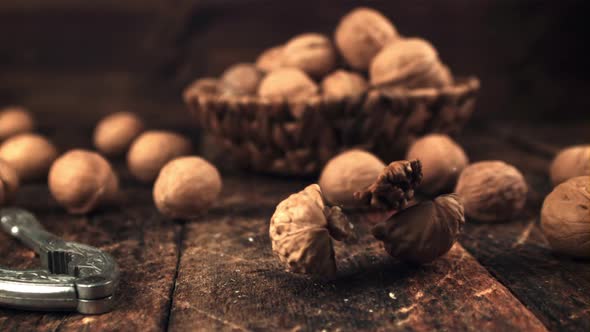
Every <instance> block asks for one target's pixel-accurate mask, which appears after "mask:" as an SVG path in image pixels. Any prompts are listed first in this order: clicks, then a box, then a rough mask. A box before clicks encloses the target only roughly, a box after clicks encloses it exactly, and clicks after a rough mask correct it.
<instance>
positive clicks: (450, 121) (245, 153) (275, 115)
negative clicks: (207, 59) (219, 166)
mask: <svg viewBox="0 0 590 332" xmlns="http://www.w3.org/2000/svg"><path fill="white" fill-rule="evenodd" d="M194 87H195V85H193V86H192V88H191V87H189V88H188V89H187V90H186V91H185V93H184V100H185V102H186V104H187V105H188V107H189V109H190V111H191V112H192V113H193V115H194V116H195V118H196V119H197V121H198V124H199V126H200V127H202V128H204V129H206V130H207V131H208V132H209V133H211V134H212V135H213V136H214V137H215V138H216V140H217V141H218V142H219V144H220V146H221V147H222V148H223V149H224V150H225V151H227V152H229V153H230V154H231V155H232V156H233V157H235V158H234V159H235V161H236V162H238V163H239V164H240V165H242V166H243V167H246V168H248V169H252V170H256V171H261V172H266V173H274V174H282V175H313V174H316V173H319V171H321V169H322V166H323V165H324V164H325V163H326V162H327V161H328V160H329V159H330V158H332V157H333V156H334V155H336V154H338V153H339V152H341V151H343V150H346V149H349V148H353V147H357V148H362V149H366V150H369V151H373V152H374V153H375V154H376V155H378V156H379V157H380V158H381V159H382V160H384V161H385V162H389V161H392V160H395V159H399V158H402V157H403V155H404V153H405V151H406V149H407V147H408V145H409V144H411V143H412V142H413V141H414V140H415V139H416V138H417V137H420V136H423V135H425V134H428V133H433V132H438V133H446V134H449V135H454V134H456V133H457V132H458V131H459V130H460V129H461V128H462V127H463V125H464V124H465V122H466V121H467V120H468V119H469V117H470V115H471V113H472V112H473V109H474V107H475V99H476V94H477V92H478V90H479V80H478V79H477V78H467V79H460V80H458V81H457V82H456V83H455V84H454V85H452V86H449V87H445V88H442V89H432V88H429V89H416V90H401V89H386V88H379V89H372V90H369V91H368V92H367V93H365V94H364V95H362V96H359V97H355V98H350V99H343V100H334V99H327V98H323V97H319V96H318V97H314V98H310V99H306V100H300V101H290V102H288V101H285V100H273V99H267V98H260V97H256V96H241V97H238V96H227V95H222V94H216V93H212V91H211V90H207V89H198V88H194Z"/></svg>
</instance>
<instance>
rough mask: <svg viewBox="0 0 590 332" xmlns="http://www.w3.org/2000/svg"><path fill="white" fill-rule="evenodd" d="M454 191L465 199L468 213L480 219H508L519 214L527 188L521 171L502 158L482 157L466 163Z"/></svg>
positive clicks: (492, 220)
mask: <svg viewBox="0 0 590 332" xmlns="http://www.w3.org/2000/svg"><path fill="white" fill-rule="evenodd" d="M455 192H456V193H457V194H458V195H459V196H460V197H461V199H462V200H463V205H464V206H465V214H466V215H467V216H468V217H470V218H473V219H475V220H478V221H484V222H494V221H507V220H509V219H511V218H513V217H515V216H517V215H518V214H519V213H520V212H521V210H522V208H523V207H524V204H525V203H526V196H527V192H528V187H527V183H526V181H525V179H524V177H523V176H522V174H521V173H520V172H519V171H518V170H517V169H516V168H514V167H513V166H511V165H508V164H506V163H504V162H502V161H481V162H477V163H474V164H471V165H469V166H467V167H466V168H465V169H464V170H463V172H461V175H460V176H459V180H458V181H457V186H456V187H455Z"/></svg>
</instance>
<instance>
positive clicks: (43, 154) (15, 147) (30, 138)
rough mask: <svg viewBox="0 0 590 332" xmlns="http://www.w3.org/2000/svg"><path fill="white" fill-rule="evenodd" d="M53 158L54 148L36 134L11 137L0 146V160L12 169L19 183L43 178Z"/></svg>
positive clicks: (55, 150) (54, 154)
mask: <svg viewBox="0 0 590 332" xmlns="http://www.w3.org/2000/svg"><path fill="white" fill-rule="evenodd" d="M55 158H57V149H56V148H55V146H54V145H53V144H52V143H51V142H50V141H49V140H48V139H47V138H45V137H43V136H41V135H37V134H28V133H25V134H19V135H16V136H12V137H11V138H9V139H7V140H6V141H4V143H3V144H2V146H0V159H4V161H6V162H7V163H8V164H9V165H10V166H12V168H14V170H15V171H16V173H17V174H18V177H19V179H20V180H21V182H24V181H29V180H37V179H40V178H43V177H45V176H46V175H47V171H48V170H49V167H51V163H53V161H54V160H55Z"/></svg>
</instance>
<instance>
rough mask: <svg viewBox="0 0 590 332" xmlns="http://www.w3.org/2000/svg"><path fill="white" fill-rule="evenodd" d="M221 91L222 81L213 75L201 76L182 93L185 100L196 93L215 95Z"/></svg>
mask: <svg viewBox="0 0 590 332" xmlns="http://www.w3.org/2000/svg"><path fill="white" fill-rule="evenodd" d="M220 93H221V83H220V82H219V80H218V79H216V78H212V77H205V78H200V79H198V80H196V81H194V82H192V83H191V84H190V85H189V86H188V87H187V88H186V89H184V91H183V93H182V97H183V99H184V101H185V102H188V101H189V99H190V98H191V97H192V96H194V95H209V96H215V95H218V94H220Z"/></svg>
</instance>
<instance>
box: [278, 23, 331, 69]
mask: <svg viewBox="0 0 590 332" xmlns="http://www.w3.org/2000/svg"><path fill="white" fill-rule="evenodd" d="M335 66H336V50H335V49H334V46H333V45H332V42H331V41H330V39H329V38H328V37H326V36H324V35H322V34H319V33H305V34H302V35H299V36H296V37H294V38H292V39H291V40H290V41H289V42H287V44H286V45H285V47H284V48H283V53H282V63H281V67H295V68H299V69H301V70H302V71H304V72H305V73H306V74H307V75H309V76H311V77H315V78H321V77H323V76H325V75H326V74H327V73H329V72H331V71H332V70H333V69H334V67H335Z"/></svg>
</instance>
